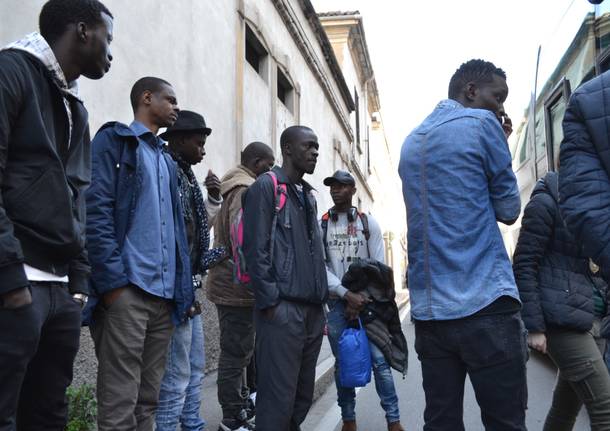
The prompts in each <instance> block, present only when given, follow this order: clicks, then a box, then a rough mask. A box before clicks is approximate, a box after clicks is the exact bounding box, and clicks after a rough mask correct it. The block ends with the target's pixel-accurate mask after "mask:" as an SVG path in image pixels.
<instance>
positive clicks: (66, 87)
mask: <svg viewBox="0 0 610 431" xmlns="http://www.w3.org/2000/svg"><path fill="white" fill-rule="evenodd" d="M2 49H3V50H4V49H18V50H21V51H25V52H27V53H29V54H31V55H33V56H34V57H36V58H37V59H39V60H40V61H41V62H42V64H44V65H45V66H46V68H47V69H48V70H49V71H50V72H51V74H52V75H53V79H54V81H55V83H56V84H57V86H58V87H59V89H60V91H61V93H62V95H63V96H64V98H63V100H64V106H65V107H66V113H67V114H68V123H69V125H70V129H69V133H68V146H69V145H70V141H71V140H72V126H73V122H72V110H71V109H70V99H69V97H70V96H71V97H75V98H77V99H79V97H78V84H77V82H76V81H72V82H70V83H68V81H67V80H66V76H65V75H64V71H63V70H62V69H61V66H60V65H59V62H58V61H57V58H56V57H55V53H54V52H53V50H52V49H51V47H50V46H49V44H48V43H47V41H46V40H45V38H44V37H42V35H41V34H40V33H38V32H34V33H30V34H28V35H27V36H25V37H24V38H23V39H21V40H18V41H16V42H13V43H11V44H10V45H7V46H6V47H4V48H2ZM79 100H80V99H79Z"/></svg>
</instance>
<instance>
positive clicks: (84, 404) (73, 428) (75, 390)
mask: <svg viewBox="0 0 610 431" xmlns="http://www.w3.org/2000/svg"><path fill="white" fill-rule="evenodd" d="M66 395H67V397H68V424H67V425H66V431H94V430H95V421H96V417H97V401H96V399H95V388H94V387H93V386H92V385H81V386H79V387H73V386H70V387H69V388H68V391H67V392H66Z"/></svg>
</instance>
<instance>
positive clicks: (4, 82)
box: [0, 50, 91, 294]
mask: <svg viewBox="0 0 610 431" xmlns="http://www.w3.org/2000/svg"><path fill="white" fill-rule="evenodd" d="M70 106H71V108H72V114H73V115H72V119H73V129H72V140H71V143H70V145H69V148H68V134H69V122H68V115H67V113H66V110H65V106H64V102H63V96H62V95H61V93H60V90H59V87H58V86H57V85H56V84H55V82H54V80H53V78H52V75H51V73H50V72H49V71H48V70H47V68H46V67H45V66H44V65H43V64H42V63H41V62H40V61H39V60H38V59H37V58H35V57H34V56H32V55H30V54H28V53H26V52H23V51H19V50H6V51H1V52H0V183H1V184H2V196H1V201H0V294H2V293H5V292H7V291H9V290H12V289H15V288H18V287H23V286H27V285H28V280H27V279H26V276H25V272H24V270H23V263H24V262H25V263H27V264H29V265H31V266H33V267H35V268H38V269H40V270H43V271H46V272H50V273H53V274H56V275H59V276H64V275H69V277H70V291H71V292H82V293H87V292H88V284H87V278H88V275H89V265H88V262H87V255H86V251H85V214H86V210H85V200H84V191H85V189H86V188H87V186H88V185H89V183H90V179H91V154H90V153H91V150H90V141H89V127H88V124H87V120H88V115H87V110H86V109H85V107H84V106H83V104H82V102H80V101H79V100H78V99H76V98H74V97H71V99H70Z"/></svg>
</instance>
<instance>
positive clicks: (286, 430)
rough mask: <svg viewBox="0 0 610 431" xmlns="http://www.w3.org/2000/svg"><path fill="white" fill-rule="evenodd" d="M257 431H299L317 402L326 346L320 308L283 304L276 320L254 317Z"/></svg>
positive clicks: (280, 305) (280, 304) (259, 316)
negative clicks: (322, 349) (318, 370)
mask: <svg viewBox="0 0 610 431" xmlns="http://www.w3.org/2000/svg"><path fill="white" fill-rule="evenodd" d="M254 321H255V325H256V372H257V383H258V390H257V393H256V429H257V431H298V430H300V425H301V423H302V422H303V421H304V420H305V417H306V416H307V412H308V411H309V408H310V407H311V403H312V400H313V391H314V385H315V378H316V363H317V360H318V355H319V354H320V347H321V346H322V333H323V330H324V312H323V310H322V306H321V305H305V304H299V303H295V302H290V301H281V302H280V303H279V304H278V305H277V307H276V309H275V313H274V315H273V317H272V318H270V319H267V318H265V317H263V315H262V314H261V312H260V311H258V310H256V311H255V313H254Z"/></svg>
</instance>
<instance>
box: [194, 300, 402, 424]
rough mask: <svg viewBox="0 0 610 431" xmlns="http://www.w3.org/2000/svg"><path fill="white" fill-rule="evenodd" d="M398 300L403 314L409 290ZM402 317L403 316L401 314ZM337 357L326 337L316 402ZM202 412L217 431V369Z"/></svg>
mask: <svg viewBox="0 0 610 431" xmlns="http://www.w3.org/2000/svg"><path fill="white" fill-rule="evenodd" d="M396 300H397V302H398V307H399V308H400V310H401V314H402V312H403V311H404V307H405V306H406V305H407V303H408V302H409V292H408V291H406V290H405V291H400V292H398V293H397V296H396ZM401 317H402V316H401ZM334 365H335V358H334V356H333V355H332V352H331V350H330V345H329V344H328V338H327V337H324V340H323V341H322V348H321V349H320V356H318V365H317V367H316V388H315V391H314V402H315V401H316V400H317V399H318V398H319V397H320V396H321V395H322V394H323V393H324V392H325V391H326V389H328V386H329V385H331V384H333V382H334V377H333V372H334ZM201 414H202V416H203V418H204V419H205V420H206V422H207V425H206V429H207V430H208V431H216V430H217V429H218V425H219V423H220V421H221V420H222V410H221V409H220V405H219V404H218V392H217V386H216V371H214V372H212V373H208V374H207V375H206V376H205V379H204V381H203V394H202V402H201Z"/></svg>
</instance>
